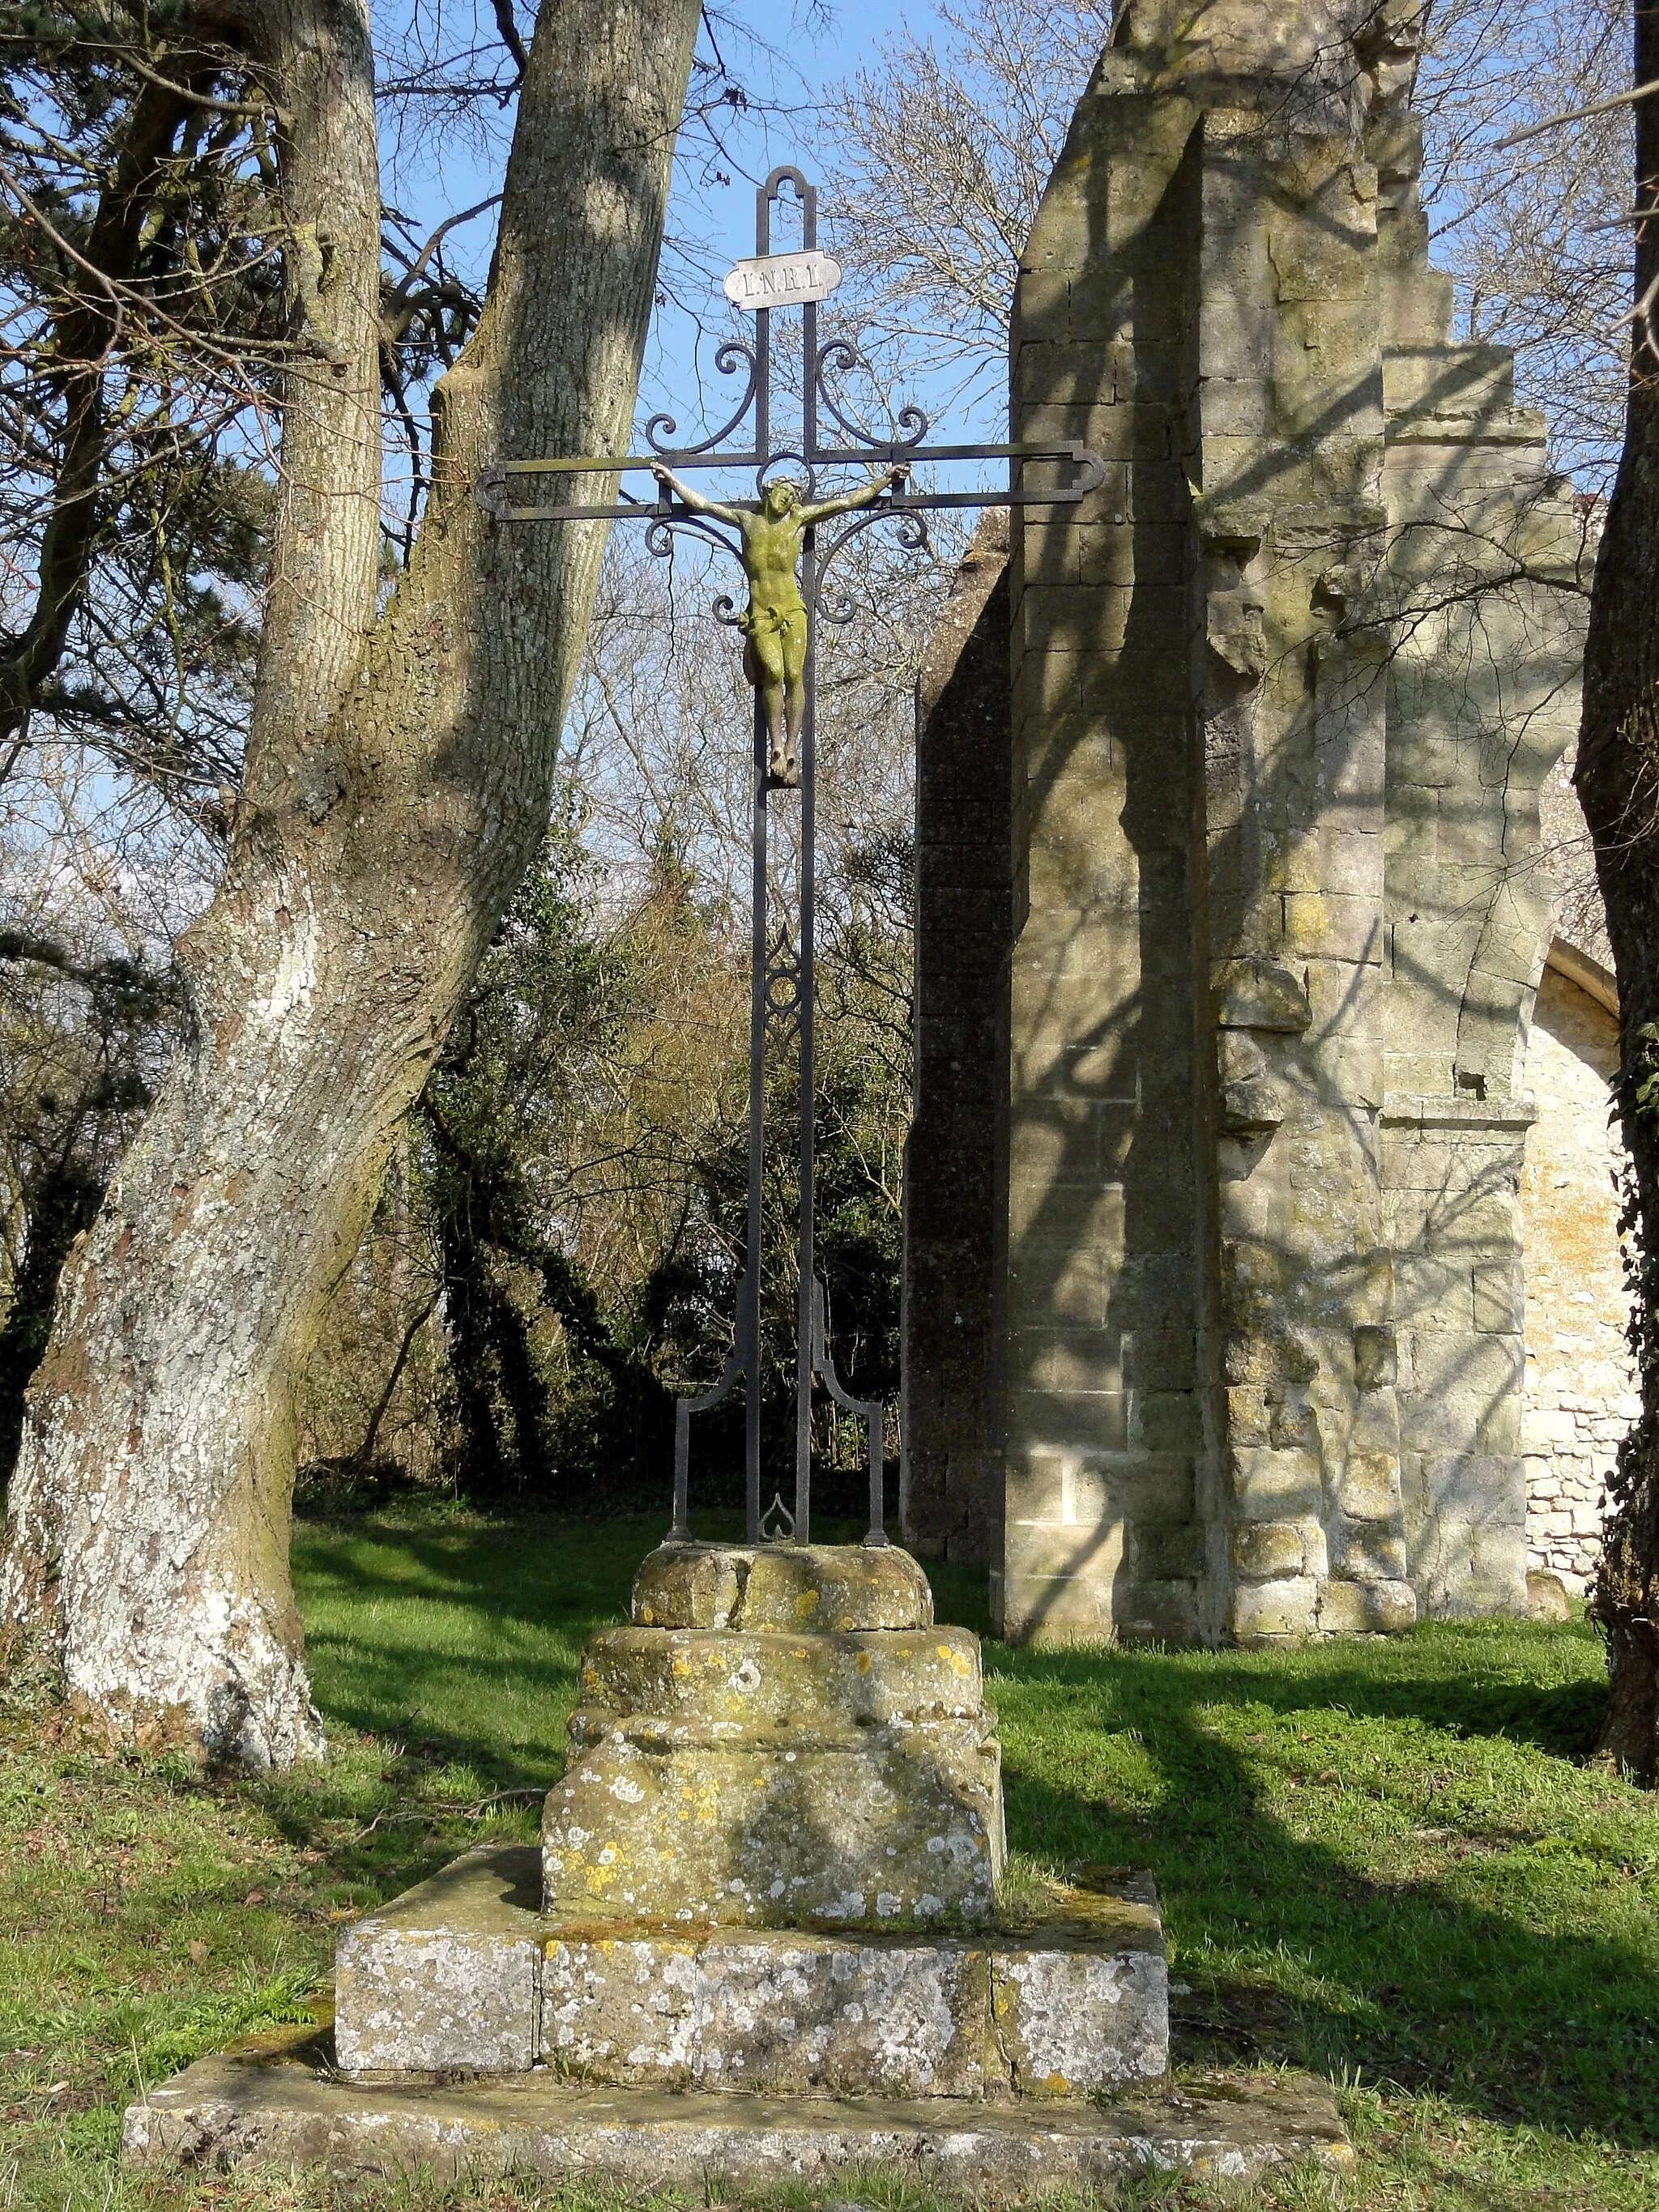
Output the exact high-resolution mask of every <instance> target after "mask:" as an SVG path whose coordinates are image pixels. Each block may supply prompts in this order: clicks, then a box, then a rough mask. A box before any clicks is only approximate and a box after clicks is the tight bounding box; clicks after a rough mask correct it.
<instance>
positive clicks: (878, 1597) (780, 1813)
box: [542, 1542, 1003, 1935]
mask: <svg viewBox="0 0 1659 2212" xmlns="http://www.w3.org/2000/svg"><path fill="white" fill-rule="evenodd" d="M632 1610H633V1619H632V1621H631V1623H630V1625H629V1626H628V1627H626V1628H617V1629H608V1630H605V1632H602V1633H601V1634H599V1635H598V1636H596V1637H594V1638H592V1641H591V1642H590V1643H589V1644H588V1646H587V1648H586V1651H585V1652H584V1653H583V1655H582V1691H581V1705H580V1708H579V1709H578V1710H577V1711H575V1712H574V1713H573V1714H572V1716H571V1718H570V1745H571V1758H570V1764H569V1765H568V1768H567V1770H566V1772H565V1776H564V1779H563V1780H562V1782H560V1783H559V1784H556V1787H555V1788H554V1789H552V1790H550V1791H549V1793H548V1797H547V1803H546V1808H545V1811H544V1819H543V1826H542V1873H543V1883H544V1898H545V1902H546V1905H547V1909H548V1911H550V1912H558V1913H562V1914H565V1915H567V1916H575V1917H586V1916H591V1915H592V1914H596V1913H597V1914H600V1915H602V1916H603V1917H605V1918H606V1919H616V1920H625V1919H636V1920H641V1921H644V1922H647V1923H658V1924H661V1923H670V1922H675V1921H678V1922H679V1923H681V1924H683V1925H684V1926H687V1927H703V1926H727V1925H732V1924H739V1925H746V1926H749V1927H757V1928H781V1929H802V1928H813V1929H850V1928H880V1929H893V1930H898V1929H920V1930H925V1931H927V1933H928V1934H930V1935H931V1934H933V1933H936V1932H938V1931H940V1930H942V1929H973V1928H981V1927H988V1926H992V1925H994V1923H995V1918H996V1885H997V1881H998V1878H999V1876H1000V1873H1001V1870H1002V1863H1003V1828H1002V1784H1001V1765H1000V1753H999V1750H998V1747H997V1735H996V1715H995V1714H994V1712H993V1711H991V1710H990V1708H989V1707H988V1706H987V1705H986V1703H985V1694H984V1692H985V1686H984V1677H983V1674H982V1670H981V1664H980V1651H979V1639H978V1638H976V1637H974V1636H970V1635H969V1634H967V1633H966V1632H964V1631H963V1630H962V1629H959V1628H940V1627H936V1626H934V1623H933V1593H932V1591H931V1590H930V1589H929V1588H928V1585H927V1576H926V1575H925V1574H924V1573H923V1572H922V1570H921V1567H920V1566H919V1565H917V1563H916V1562H915V1560H914V1559H911V1558H910V1556H909V1555H908V1553H905V1552H902V1551H900V1550H899V1549H898V1547H896V1545H882V1546H868V1547H866V1546H862V1545H848V1544H827V1545H810V1544H801V1545H773V1546H768V1547H760V1548H754V1547H744V1546H742V1545H729V1544H696V1543H690V1542H685V1543H672V1544H664V1545H661V1546H659V1548H658V1549H657V1550H656V1551H654V1552H653V1553H651V1555H650V1557H649V1558H648V1559H646V1560H644V1561H643V1562H642V1564H641V1567H640V1571H639V1573H638V1574H637V1576H636V1577H635V1583H634V1596H633V1608H632Z"/></svg>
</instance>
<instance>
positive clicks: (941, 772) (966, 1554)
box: [899, 513, 1012, 1563]
mask: <svg viewBox="0 0 1659 2212" xmlns="http://www.w3.org/2000/svg"><path fill="white" fill-rule="evenodd" d="M1007 555H1008V528H1007V519H1006V516H1005V515H1003V514H1001V513H991V514H989V515H987V517H986V518H985V520H984V521H982V522H981V525H980V527H979V529H978V531H977V532H975V537H974V540H973V543H972V544H971V546H970V547H969V552H968V555H967V557H966V559H965V560H964V561H963V564H962V568H961V570H960V572H959V574H958V575H957V584H956V588H955V590H954V591H953V592H952V593H951V598H950V599H949V601H948V602H947V603H946V605H945V611H944V613H943V616H942V617H941V618H940V621H939V625H938V627H937V629H935V632H934V635H933V639H932V641H931V642H930V644H929V647H928V651H927V659H926V661H925V663H924V665H923V667H922V671H921V683H920V685H919V686H918V692H917V701H916V938H915V947H916V950H915V1027H914V1036H915V1105H914V1110H913V1117H912V1121H911V1127H910V1138H909V1142H908V1146H907V1148H906V1152H905V1178H904V1191H905V1238H904V1403H903V1413H902V1424H901V1434H902V1461H901V1464H900V1474H899V1524H900V1528H901V1529H902V1534H903V1538H904V1541H905V1542H906V1543H907V1544H908V1546H909V1547H910V1549H911V1550H912V1551H913V1552H915V1553H917V1555H918V1556H919V1557H921V1558H923V1559H943V1558H945V1557H946V1556H948V1557H950V1558H951V1559H969V1560H974V1561H977V1562H987V1563H988V1562H989V1561H991V1560H992V1559H1000V1554H1001V1548H1002V1438H1001V1426H1002V1423H1001V1409H1000V1400H999V1391H1000V1376H1001V1351H1000V1341H999V1314H998V1308H997V1303H996V1299H995V1296H994V1285H995V1280H996V1270H995V1268H994V1264H993V1259H992V1255H993V1253H994V1249H996V1247H997V1245H998V1244H999V1243H1000V1238H1001V1235H1002V1228H1003V1225H1002V1222H1001V1220H1000V1218H999V1216H1000V1206H999V1203H998V1192H999V1189H1000V1176H999V1170H998V1159H999V1153H1000V1146H1002V1145H1003V1144H1005V1143H1006V1107H1007V1097H1008V1086H1007V1082H1006V1077H1005V1074H1004V1069H1005V1066H1006V1060H1007V1012H1006V1002H1007V990H1008V948H1009V942H1010V937H1011V902H1012V884H1011V880H1010V868H1011V857H1010V844H1009V799H1010V784H1009V766H1008V581H1007V576H1006V563H1007Z"/></svg>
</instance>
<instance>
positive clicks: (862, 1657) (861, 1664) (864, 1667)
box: [853, 1651, 870, 1674]
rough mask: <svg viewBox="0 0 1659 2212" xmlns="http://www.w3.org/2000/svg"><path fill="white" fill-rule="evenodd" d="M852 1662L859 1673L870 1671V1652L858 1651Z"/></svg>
mask: <svg viewBox="0 0 1659 2212" xmlns="http://www.w3.org/2000/svg"><path fill="white" fill-rule="evenodd" d="M853 1664H854V1667H856V1668H857V1669H858V1671H859V1673H860V1674H868V1673H869V1671H870V1654H869V1653H868V1652H867V1651H860V1654H859V1656H858V1657H857V1658H856V1659H855V1660H854V1662H853Z"/></svg>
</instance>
